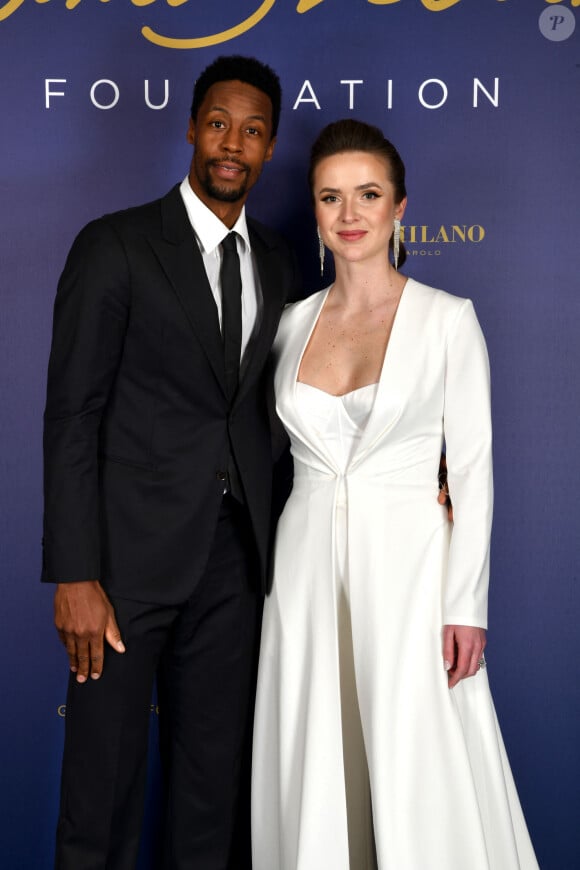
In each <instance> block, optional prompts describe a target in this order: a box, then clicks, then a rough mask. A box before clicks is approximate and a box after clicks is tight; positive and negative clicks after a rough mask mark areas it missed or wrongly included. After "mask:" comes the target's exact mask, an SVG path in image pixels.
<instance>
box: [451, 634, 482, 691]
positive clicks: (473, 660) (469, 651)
mask: <svg viewBox="0 0 580 870" xmlns="http://www.w3.org/2000/svg"><path fill="white" fill-rule="evenodd" d="M485 644H486V638H485V629H483V628H477V627H475V626H472V625H444V626H443V663H444V667H445V670H446V671H447V676H448V679H449V688H450V689H452V688H453V686H456V685H457V683H458V682H459V681H460V680H462V679H463V678H464V677H473V676H474V674H476V673H477V672H478V670H479V669H480V668H484V667H485V659H484V657H483V651H484V649H485Z"/></svg>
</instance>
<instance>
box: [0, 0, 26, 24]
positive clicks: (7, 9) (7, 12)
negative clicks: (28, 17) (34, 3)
mask: <svg viewBox="0 0 580 870" xmlns="http://www.w3.org/2000/svg"><path fill="white" fill-rule="evenodd" d="M23 3H24V0H8V3H7V4H6V6H2V8H1V9H0V21H4V19H5V18H10V16H11V15H12V13H13V12H16V10H17V9H19V8H20V7H21V6H22V4H23Z"/></svg>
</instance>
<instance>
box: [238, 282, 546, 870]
mask: <svg viewBox="0 0 580 870" xmlns="http://www.w3.org/2000/svg"><path fill="white" fill-rule="evenodd" d="M327 293H328V290H326V291H322V292H320V293H317V294H315V295H314V296H311V297H309V298H308V299H306V300H305V301H303V302H300V303H298V304H296V305H294V306H291V307H289V308H288V309H287V310H286V311H285V313H284V315H283V318H282V321H281V324H280V328H279V331H278V335H277V338H276V341H275V344H274V354H275V359H276V372H275V388H276V398H277V409H278V413H279V415H280V417H281V419H282V422H283V423H284V426H285V427H286V429H287V431H288V433H289V435H290V439H291V445H292V453H293V457H294V465H295V478H294V489H293V491H292V494H291V496H290V499H289V501H288V503H287V505H286V507H285V509H284V512H283V514H282V517H281V519H280V523H279V527H278V534H277V539H276V550H275V571H274V586H273V591H272V593H271V595H270V597H269V599H268V600H267V602H266V607H265V613H264V626H263V635H262V647H261V653H260V671H259V679H258V697H257V706H256V718H255V731H254V762H253V765H254V768H253V794H252V808H253V810H252V812H253V834H252V839H253V844H254V845H253V848H254V870H349V867H350V870H359V868H353V867H351V865H350V864H349V849H348V832H347V815H346V800H345V783H344V764H343V735H342V727H343V726H342V722H341V695H340V676H339V661H338V659H339V649H338V638H337V623H338V612H339V608H340V602H339V600H338V599H339V593H338V592H337V589H338V586H337V583H336V577H335V568H336V535H337V504H338V502H339V500H341V499H345V501H346V538H347V541H348V548H347V556H346V560H347V574H348V577H349V588H350V619H351V623H352V649H353V654H354V669H355V675H356V693H357V695H358V704H359V708H360V719H361V722H362V731H363V735H364V748H365V750H366V757H367V761H368V771H369V777H370V787H371V794H372V812H373V827H374V837H375V844H376V851H377V860H378V867H379V870H467V868H469V870H537V863H536V860H535V857H534V853H533V849H532V846H531V844H530V841H529V837H528V834H527V830H526V827H525V822H524V820H523V816H522V813H521V809H520V805H519V801H518V798H517V794H516V791H515V787H514V784H513V779H512V776H511V772H510V769H509V764H508V762H507V759H506V756H505V750H504V747H503V742H502V739H501V734H500V732H499V728H498V725H497V721H496V717H495V712H494V709H493V703H492V700H491V696H490V692H489V685H488V681H487V674H486V672H485V671H484V670H482V671H480V672H479V673H478V674H477V675H476V676H475V677H473V678H470V679H466V680H463V681H462V682H461V683H460V684H459V685H458V686H457V687H456V688H455V689H453V690H451V691H450V690H449V689H448V687H447V676H446V673H445V671H444V668H443V657H442V644H441V632H442V627H443V625H445V624H459V625H474V626H481V627H486V623H487V588H488V577H489V542H490V533H491V517H492V467H491V424H490V398H489V367H488V359H487V353H486V348H485V342H484V339H483V336H482V333H481V330H480V328H479V324H478V322H477V319H476V317H475V313H474V310H473V306H472V304H471V302H470V301H469V300H466V299H459V298H457V297H454V296H451V295H449V294H447V293H444V292H442V291H439V290H434V289H433V288H430V287H427V286H425V285H423V284H420V283H418V282H416V281H413V280H411V279H409V280H408V281H407V283H406V286H405V289H404V291H403V295H402V297H401V301H400V303H399V307H398V311H397V314H396V317H395V321H394V324H393V328H392V332H391V336H390V340H389V344H388V348H387V351H386V355H385V360H384V363H383V367H382V371H381V375H380V381H379V384H378V388H377V393H376V398H375V402H374V406H373V408H372V411H371V413H370V416H369V418H368V421H367V423H366V427H365V429H364V432H363V434H362V437H361V439H360V442H359V444H358V446H357V448H356V450H355V451H354V454H353V455H352V457H351V458H350V461H349V462H348V464H347V466H346V468H343V469H341V468H339V467H338V466H337V464H336V462H335V460H334V458H333V455H332V452H331V451H329V449H328V448H327V444H326V442H325V439H324V438H323V437H321V436H320V434H319V432H318V431H317V430H316V428H315V427H314V426H313V425H312V424H311V421H309V420H308V419H305V417H304V414H303V413H301V411H300V407H299V405H298V403H297V402H296V381H297V375H298V371H299V367H300V362H301V359H302V356H303V354H304V351H305V349H306V346H307V344H308V341H309V338H310V336H311V334H312V331H313V329H314V326H315V325H316V322H317V319H318V315H319V313H320V311H321V309H322V306H323V304H324V301H325V299H326V295H327ZM443 445H445V446H446V451H447V465H448V477H449V487H450V491H451V494H452V499H453V506H454V523H453V526H451V525H450V524H449V522H448V519H447V512H446V509H445V508H444V507H442V506H441V505H439V504H438V503H437V491H438V482H437V471H438V466H439V457H440V453H441V450H442V447H443Z"/></svg>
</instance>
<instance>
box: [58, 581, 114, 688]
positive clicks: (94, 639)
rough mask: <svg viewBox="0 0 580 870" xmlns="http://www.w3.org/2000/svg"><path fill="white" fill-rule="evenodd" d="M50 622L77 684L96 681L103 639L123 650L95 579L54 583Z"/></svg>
mask: <svg viewBox="0 0 580 870" xmlns="http://www.w3.org/2000/svg"><path fill="white" fill-rule="evenodd" d="M54 624H55V625H56V630H57V631H58V636H59V637H60V639H61V640H62V642H63V643H64V645H65V647H66V651H67V653H68V659H69V662H70V669H71V671H72V672H73V673H74V674H76V675H77V682H78V683H85V682H86V681H87V679H88V676H89V674H90V676H91V679H93V680H98V679H99V677H100V676H101V673H102V671H103V647H104V642H103V638H106V640H107V643H109V644H110V646H112V648H113V649H114V650H115V651H116V652H119V653H123V652H125V647H124V645H123V641H122V640H121V632H120V631H119V626H118V625H117V621H116V619H115V613H114V611H113V606H112V604H111V602H110V601H109V599H108V598H107V596H106V594H105V591H104V589H103V587H102V586H101V584H100V583H99V581H98V580H84V581H82V582H80V583H58V584H57V587H56V592H55V595H54Z"/></svg>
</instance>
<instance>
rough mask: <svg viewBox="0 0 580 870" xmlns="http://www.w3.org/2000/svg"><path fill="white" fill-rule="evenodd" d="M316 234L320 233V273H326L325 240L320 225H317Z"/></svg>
mask: <svg viewBox="0 0 580 870" xmlns="http://www.w3.org/2000/svg"><path fill="white" fill-rule="evenodd" d="M316 234H317V235H318V256H319V258H320V274H321V275H324V253H325V251H324V242H323V241H322V236H321V235H320V227H316Z"/></svg>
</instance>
